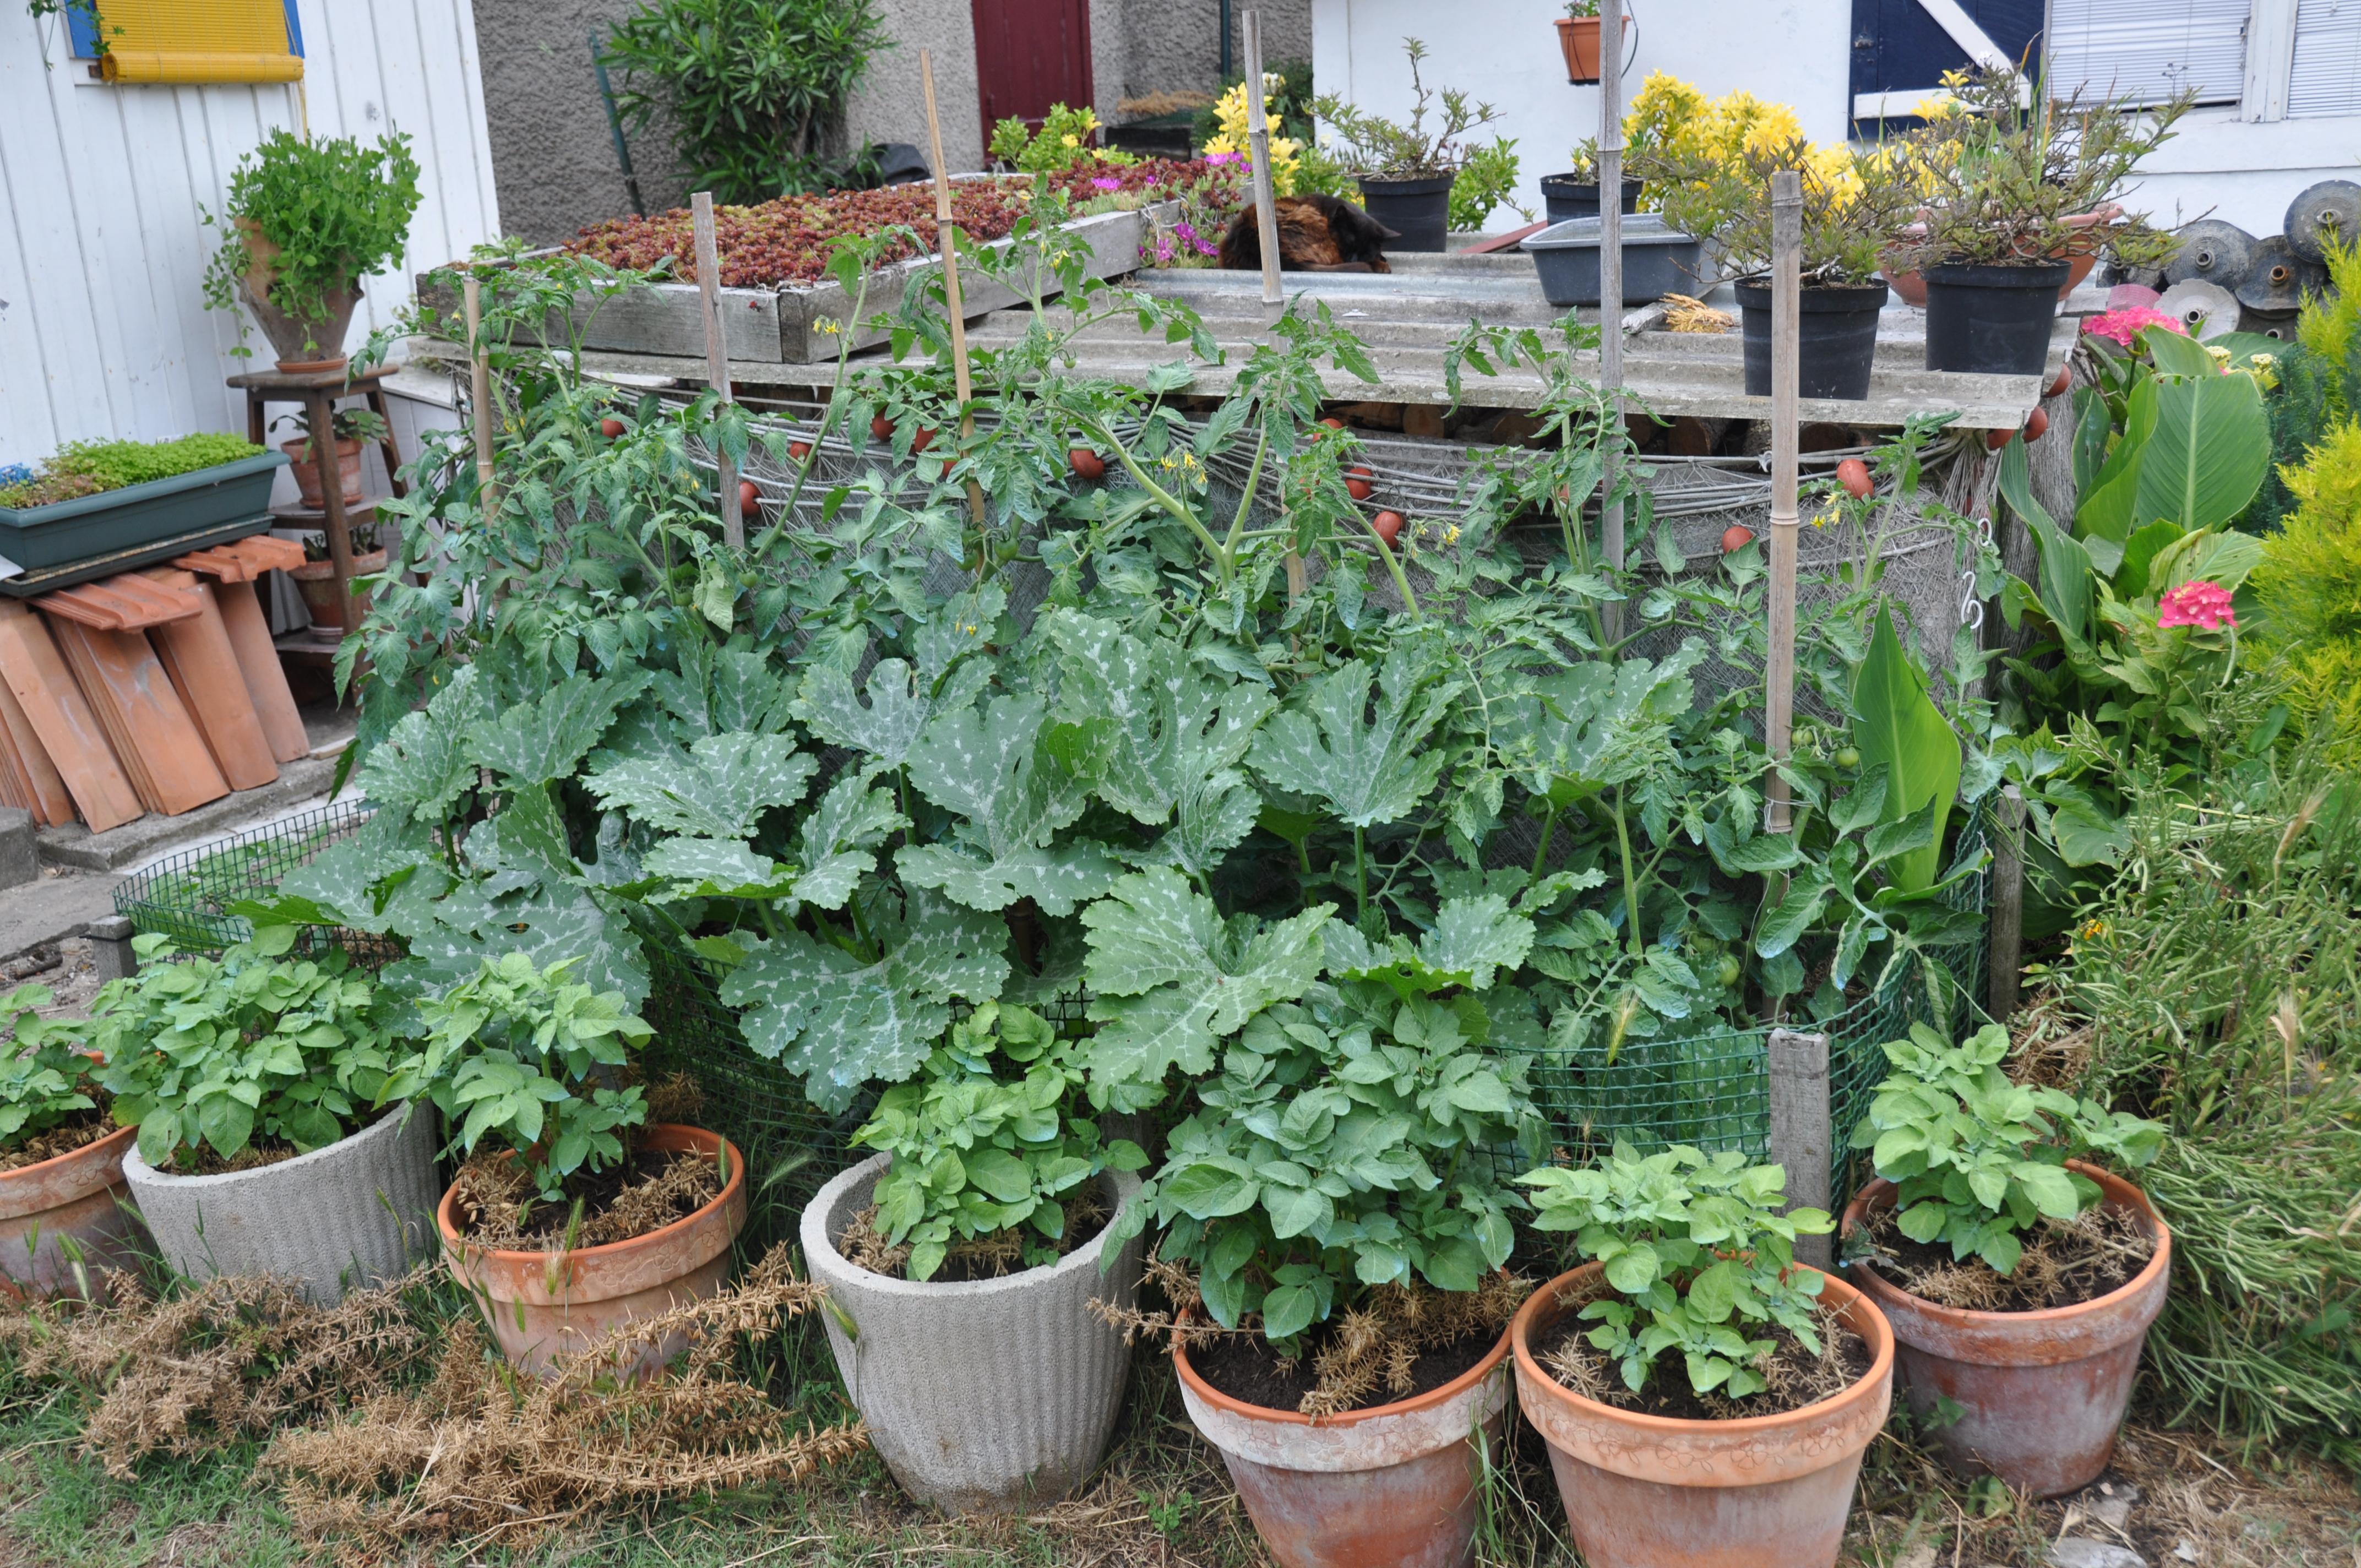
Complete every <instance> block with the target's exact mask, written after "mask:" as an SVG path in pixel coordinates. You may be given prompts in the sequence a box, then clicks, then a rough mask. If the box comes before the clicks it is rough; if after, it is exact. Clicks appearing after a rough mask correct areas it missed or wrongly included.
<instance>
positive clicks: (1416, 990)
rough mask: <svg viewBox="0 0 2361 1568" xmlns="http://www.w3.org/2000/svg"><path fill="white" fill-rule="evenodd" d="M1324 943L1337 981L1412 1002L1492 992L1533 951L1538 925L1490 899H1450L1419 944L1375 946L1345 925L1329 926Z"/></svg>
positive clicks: (1401, 939) (1398, 939)
mask: <svg viewBox="0 0 2361 1568" xmlns="http://www.w3.org/2000/svg"><path fill="white" fill-rule="evenodd" d="M1321 942H1322V945H1323V948H1324V949H1325V951H1324V955H1323V956H1324V958H1325V960H1326V963H1327V968H1328V973H1329V974H1330V975H1331V976H1333V977H1334V978H1335V979H1337V980H1375V981H1382V982H1383V983H1384V984H1386V985H1387V986H1389V987H1390V988H1392V990H1393V991H1394V992H1396V993H1397V994H1398V995H1400V996H1401V997H1402V998H1403V999H1404V1000H1405V1001H1406V1000H1408V999H1409V998H1410V997H1411V996H1412V995H1422V996H1424V995H1432V994H1433V992H1438V991H1444V990H1447V989H1450V988H1451V987H1454V986H1465V987H1466V988H1467V989H1468V990H1470V991H1488V990H1490V989H1491V986H1492V979H1493V976H1494V975H1495V974H1496V973H1498V972H1499V970H1513V969H1515V968H1516V967H1517V966H1518V965H1519V964H1521V963H1523V962H1524V961H1525V955H1526V954H1527V953H1529V952H1531V951H1532V946H1533V923H1532V920H1531V919H1529V918H1528V917H1526V916H1523V915H1520V914H1517V913H1516V912H1514V911H1512V910H1511V909H1510V907H1509V901H1508V900H1507V899H1506V898H1504V897H1502V896H1501V895H1500V894H1497V893H1488V894H1478V895H1477V896H1475V897H1472V898H1466V897H1462V898H1446V899H1444V901H1443V905H1442V907H1441V908H1439V909H1437V910H1436V911H1435V916H1434V928H1433V930H1431V931H1422V932H1421V933H1420V934H1419V938H1418V940H1417V941H1416V942H1412V941H1411V939H1410V938H1408V937H1405V936H1402V935H1400V934H1399V933H1396V934H1395V935H1393V936H1390V937H1389V938H1386V939H1385V940H1384V941H1382V942H1372V941H1371V940H1369V938H1367V937H1366V936H1364V935H1362V934H1361V932H1360V931H1358V930H1356V928H1354V927H1350V926H1347V925H1345V923H1344V922H1343V921H1342V920H1331V921H1329V922H1328V924H1327V926H1326V927H1325V928H1324V929H1323V931H1322V932H1321Z"/></svg>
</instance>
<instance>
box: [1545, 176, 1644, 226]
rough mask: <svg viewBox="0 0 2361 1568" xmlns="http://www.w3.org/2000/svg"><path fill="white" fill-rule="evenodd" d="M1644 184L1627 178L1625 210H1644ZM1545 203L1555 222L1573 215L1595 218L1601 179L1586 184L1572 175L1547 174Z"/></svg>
mask: <svg viewBox="0 0 2361 1568" xmlns="http://www.w3.org/2000/svg"><path fill="white" fill-rule="evenodd" d="M1642 183H1643V182H1642V181H1638V180H1626V181H1623V210H1624V211H1625V212H1627V213H1636V212H1638V211H1639V210H1640V190H1641V187H1642ZM1542 205H1543V207H1545V208H1547V209H1548V210H1549V221H1550V222H1552V223H1554V224H1562V223H1565V222H1567V221H1568V220H1569V219H1573V218H1595V217H1597V216H1598V181H1596V180H1594V181H1590V182H1589V183H1588V184H1585V183H1583V181H1581V180H1580V179H1578V178H1576V176H1574V175H1572V174H1544V175H1543V176H1542Z"/></svg>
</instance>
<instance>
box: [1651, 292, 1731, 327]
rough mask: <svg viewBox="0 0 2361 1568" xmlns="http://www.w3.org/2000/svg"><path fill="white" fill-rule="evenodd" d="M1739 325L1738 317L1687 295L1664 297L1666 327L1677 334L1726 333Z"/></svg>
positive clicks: (1668, 295)
mask: <svg viewBox="0 0 2361 1568" xmlns="http://www.w3.org/2000/svg"><path fill="white" fill-rule="evenodd" d="M1737 324H1738V318H1737V317H1736V316H1733V315H1731V314H1730V313H1729V312H1728V311H1717V310H1715V309H1714V308H1713V307H1712V306H1711V305H1708V304H1707V303H1706V302H1704V301H1702V300H1694V299H1691V298H1690V297H1689V296H1688V295H1686V294H1667V295H1665V296H1664V325H1665V326H1667V327H1669V328H1671V329H1672V330H1673V331H1675V332H1693V333H1706V334H1716V333H1725V332H1728V331H1729V330H1730V328H1731V327H1734V326H1736V325H1737Z"/></svg>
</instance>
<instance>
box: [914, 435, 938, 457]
mask: <svg viewBox="0 0 2361 1568" xmlns="http://www.w3.org/2000/svg"><path fill="white" fill-rule="evenodd" d="M933 444H935V433H934V432H933V431H931V430H921V431H919V432H918V433H917V435H916V436H914V437H912V438H911V441H910V455H912V456H914V457H915V456H917V455H918V454H919V453H921V452H924V451H925V450H926V449H927V448H928V447H929V446H932V445H933Z"/></svg>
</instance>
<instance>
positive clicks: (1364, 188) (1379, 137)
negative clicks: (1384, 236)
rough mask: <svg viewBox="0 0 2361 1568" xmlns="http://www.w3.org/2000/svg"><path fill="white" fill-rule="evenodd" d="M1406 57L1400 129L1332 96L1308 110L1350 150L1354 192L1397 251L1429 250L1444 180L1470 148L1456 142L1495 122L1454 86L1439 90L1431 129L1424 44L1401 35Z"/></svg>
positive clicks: (1438, 226)
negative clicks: (1404, 118) (1406, 116)
mask: <svg viewBox="0 0 2361 1568" xmlns="http://www.w3.org/2000/svg"><path fill="white" fill-rule="evenodd" d="M1402 46H1403V50H1404V52H1405V53H1407V54H1408V55H1409V56H1410V85H1411V112H1410V123H1409V124H1408V125H1406V126H1405V125H1400V124H1398V123H1396V122H1395V121H1392V120H1389V119H1387V118H1385V117H1384V116H1383V115H1371V114H1365V113H1363V112H1362V111H1361V110H1359V109H1357V108H1355V107H1354V106H1353V105H1352V104H1347V103H1345V101H1344V100H1343V99H1341V98H1339V97H1337V96H1336V95H1335V94H1334V93H1322V94H1321V95H1320V96H1319V98H1318V99H1316V100H1315V101H1314V102H1313V104H1312V108H1313V110H1314V112H1315V113H1317V114H1318V115H1319V116H1320V118H1321V119H1322V120H1323V121H1324V122H1326V123H1327V124H1328V125H1330V126H1334V128H1335V131H1336V134H1337V135H1338V136H1340V137H1344V139H1345V144H1346V147H1347V148H1348V149H1349V150H1348V152H1347V154H1346V158H1345V162H1346V164H1347V166H1348V167H1349V168H1350V169H1351V170H1352V171H1353V176H1354V178H1355V179H1356V181H1358V182H1359V184H1360V187H1361V198H1362V203H1363V204H1364V205H1365V206H1367V208H1368V213H1369V216H1371V217H1373V218H1375V219H1377V220H1378V222H1379V223H1380V224H1383V225H1385V226H1386V227H1388V228H1389V229H1392V230H1394V231H1395V232H1396V233H1397V234H1399V235H1400V236H1401V239H1400V244H1399V245H1398V246H1396V247H1395V248H1396V249H1399V250H1436V251H1439V250H1441V249H1442V248H1443V247H1444V236H1445V235H1446V234H1447V233H1448V226H1449V221H1450V210H1451V182H1452V181H1453V180H1454V179H1455V177H1456V176H1457V174H1458V171H1459V166H1460V165H1461V164H1462V163H1465V162H1466V160H1467V157H1468V154H1469V150H1470V149H1469V148H1466V147H1465V146H1463V145H1462V144H1461V143H1460V141H1459V138H1460V137H1464V136H1466V134H1467V133H1468V132H1469V131H1471V130H1474V129H1476V128H1477V126H1488V125H1490V124H1491V123H1492V122H1493V121H1495V120H1497V119H1499V114H1498V113H1497V112H1496V111H1495V110H1494V109H1493V107H1492V105H1491V104H1473V105H1471V104H1469V103H1468V101H1467V95H1466V93H1462V92H1460V91H1459V90H1458V89H1456V88H1454V87H1446V88H1444V90H1443V94H1442V96H1443V115H1442V126H1441V127H1440V128H1439V129H1436V130H1433V131H1430V130H1428V129H1427V126H1426V115H1427V110H1428V108H1429V107H1430V106H1431V105H1432V104H1433V101H1434V97H1435V94H1434V92H1433V89H1431V88H1429V87H1428V86H1427V85H1426V83H1425V82H1422V80H1420V77H1419V71H1418V64H1419V61H1421V60H1424V59H1425V58H1426V45H1424V44H1423V43H1421V42H1420V41H1419V40H1418V39H1416V38H1404V39H1403V40H1402Z"/></svg>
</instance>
